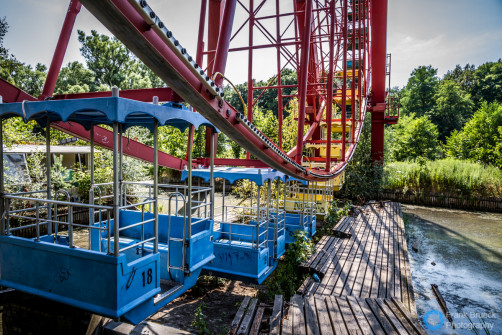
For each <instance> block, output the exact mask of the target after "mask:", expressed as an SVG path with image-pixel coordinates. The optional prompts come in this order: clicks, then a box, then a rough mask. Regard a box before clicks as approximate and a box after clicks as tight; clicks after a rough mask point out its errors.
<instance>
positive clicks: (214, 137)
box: [209, 129, 218, 220]
mask: <svg viewBox="0 0 502 335" xmlns="http://www.w3.org/2000/svg"><path fill="white" fill-rule="evenodd" d="M216 141H218V137H217V133H216V132H215V131H214V129H211V148H210V149H211V150H210V162H209V164H210V166H209V169H210V177H209V178H210V181H209V182H210V184H209V186H210V187H211V194H210V197H211V198H210V201H211V205H210V215H209V216H210V218H211V220H214V187H215V186H214V158H215V156H216Z"/></svg>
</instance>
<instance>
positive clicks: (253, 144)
mask: <svg viewBox="0 0 502 335" xmlns="http://www.w3.org/2000/svg"><path fill="white" fill-rule="evenodd" d="M82 5H84V6H85V7H86V8H87V9H88V10H89V11H90V12H91V13H92V14H93V15H94V16H96V18H97V19H98V20H99V21H101V22H102V23H103V24H104V25H105V26H106V27H107V28H108V29H109V30H110V31H111V32H112V33H113V34H114V35H115V36H116V37H117V38H119V39H120V40H121V41H122V42H123V43H124V44H125V45H126V46H127V47H128V48H129V49H130V50H131V51H132V52H133V53H134V54H136V56H138V58H140V59H141V60H142V61H143V62H144V63H145V64H146V65H147V66H148V67H150V68H151V69H152V70H153V71H154V72H155V73H156V74H157V75H158V76H159V77H160V78H161V79H163V80H164V81H165V82H166V83H167V85H168V86H169V88H156V89H141V90H129V91H127V90H124V91H122V92H121V97H125V98H130V99H134V100H140V101H148V102H149V101H152V97H153V96H158V97H159V100H160V101H178V102H179V101H185V102H187V103H188V104H190V105H191V106H192V107H193V108H194V109H195V110H197V111H198V112H199V113H201V114H202V115H203V116H204V117H206V118H207V119H208V120H209V121H210V122H211V123H212V124H214V125H215V126H216V127H218V128H219V129H220V130H221V131H222V132H223V133H225V134H226V135H227V136H228V137H230V138H231V139H232V140H234V141H235V142H237V143H238V144H239V145H240V146H241V147H243V148H244V149H245V150H246V151H247V152H248V154H247V158H246V159H217V160H216V164H217V165H230V166H232V165H233V166H252V167H263V166H269V167H272V168H275V169H277V170H279V171H282V172H284V173H287V174H288V175H291V176H293V177H297V178H300V179H306V180H313V181H324V180H328V179H331V178H334V177H336V176H338V175H339V174H340V173H342V172H343V170H344V168H345V167H346V165H347V163H348V162H349V161H350V159H351V158H352V155H353V153H354V151H355V149H356V147H357V143H358V140H359V136H360V134H361V130H362V127H363V121H364V119H365V116H366V113H367V112H371V114H372V118H371V131H372V141H371V144H372V157H373V160H374V161H382V159H383V135H384V125H385V124H386V123H395V122H396V121H397V115H395V114H394V113H393V111H389V109H388V108H387V100H388V97H387V93H386V75H388V74H389V71H388V70H389V69H390V64H387V54H386V29H387V0H372V1H371V2H370V1H369V0H332V1H328V0H303V1H301V0H293V1H291V2H285V1H279V0H275V1H274V0H262V1H254V0H249V1H242V0H226V1H225V0H223V1H221V0H202V1H201V11H200V19H199V30H198V41H197V50H196V55H195V56H191V55H189V53H188V51H187V50H186V49H185V48H183V46H182V45H181V41H178V40H177V39H176V38H175V36H173V33H172V31H171V30H170V29H169V28H170V27H169V23H168V22H166V23H164V22H163V21H162V20H161V18H159V17H158V16H157V15H156V14H155V12H154V9H153V8H150V6H149V5H148V3H147V2H146V1H145V0H81V1H80V2H79V1H78V0H71V1H70V5H69V8H68V11H67V14H66V18H65V21H64V23H63V27H62V30H61V33H60V36H59V40H58V44H57V47H56V50H55V53H54V56H53V59H52V62H51V65H50V68H49V72H48V76H47V79H46V82H45V85H44V89H43V92H42V94H41V96H40V97H38V99H37V98H34V97H31V96H29V95H28V94H26V93H25V92H23V91H21V90H19V89H18V88H16V87H14V86H12V85H10V84H9V83H7V82H5V81H3V80H0V95H2V96H3V101H4V102H18V101H23V100H31V101H33V100H43V99H75V98H83V97H102V96H110V95H111V93H110V92H91V93H83V94H67V95H56V96H53V92H54V88H55V85H56V81H57V77H58V74H59V70H60V68H61V65H62V61H63V58H64V54H65V52H66V48H67V45H68V41H69V38H70V35H71V31H72V29H73V26H74V23H75V19H76V17H77V14H78V13H79V11H80V9H81V6H82ZM236 10H241V11H244V12H245V13H247V15H245V17H244V20H243V21H242V22H237V21H236V20H235V18H236V16H235V13H236ZM206 28H207V34H206V33H205V29H206ZM245 33H247V34H248V36H247V40H248V43H247V45H239V44H238V42H237V41H242V38H241V37H242V35H243V34H245ZM206 35H207V41H205V39H204V37H205V36H206ZM257 35H260V36H261V38H256V36H257ZM264 41H265V42H264ZM262 50H269V51H270V50H272V51H274V50H275V54H276V64H277V66H276V68H277V71H276V75H275V77H274V79H273V80H272V81H271V82H269V83H267V85H266V86H262V87H256V86H255V84H254V82H253V78H255V76H254V75H253V73H254V71H255V70H256V61H253V60H254V59H255V60H256V55H257V54H258V53H259V52H260V51H262ZM234 52H241V53H242V52H247V56H248V58H247V61H248V62H247V63H248V64H247V65H248V83H247V85H248V92H254V91H258V92H259V94H258V98H254V94H248V97H247V113H245V112H244V111H238V110H236V109H235V108H234V107H233V106H231V105H229V104H228V103H227V102H226V101H225V95H224V91H223V87H222V85H223V78H224V74H225V70H226V64H227V58H228V57H231V56H232V53H234ZM286 68H292V69H293V70H295V71H296V73H297V81H296V83H295V84H284V83H283V81H282V78H281V74H282V72H283V70H284V69H286ZM286 88H288V89H290V90H289V91H292V93H290V94H286V93H285V89H286ZM270 90H274V91H276V92H277V96H278V99H277V111H278V119H279V129H278V132H279V134H278V135H279V136H278V138H279V142H278V143H274V142H273V141H271V140H270V139H269V138H267V137H266V136H265V135H264V134H263V133H262V132H261V131H260V130H259V129H257V128H256V127H255V126H254V125H253V123H252V122H253V106H254V105H256V104H257V103H258V101H259V99H260V97H261V96H262V95H263V94H264V93H265V92H266V91H270ZM293 100H297V103H298V108H297V109H298V135H297V141H296V147H295V148H293V149H292V150H291V151H289V152H284V151H283V143H282V137H283V136H282V131H283V128H282V124H283V111H284V109H285V107H287V105H288V104H289V103H290V102H291V101H293ZM337 111H339V113H337ZM304 125H309V126H310V127H309V128H308V131H306V132H305V133H304ZM52 127H54V128H56V129H59V130H61V131H64V132H66V133H69V134H73V135H74V136H77V137H79V138H82V139H89V138H90V132H89V131H87V130H85V129H84V128H83V127H81V126H79V125H76V124H68V123H63V122H58V123H55V124H52ZM335 129H336V130H335ZM333 131H335V133H339V134H337V135H336V136H334V135H333V133H332V132H333ZM208 133H209V132H208ZM107 136H108V137H110V136H111V133H110V132H109V131H108V130H106V129H104V128H101V127H97V126H96V127H94V137H95V141H96V144H97V145H101V146H103V147H105V148H109V147H108V146H109V145H107V144H106V143H105V141H101V140H100V139H102V138H105V137H107ZM209 142H210V137H209V136H208V137H207V144H208V145H207V147H208V148H209ZM304 151H308V152H309V156H310V157H308V158H307V159H304ZM152 152H153V149H152V148H150V147H147V146H145V145H144V144H141V143H139V142H135V141H129V145H128V146H127V148H125V147H124V154H125V155H128V156H132V157H136V158H138V159H142V160H145V161H151V157H152ZM251 156H253V157H256V159H251ZM206 161H207V159H206V158H198V159H195V160H194V161H192V162H189V161H188V160H186V159H185V160H183V159H179V158H176V157H173V156H170V155H168V154H166V153H162V152H159V164H160V165H163V166H166V167H170V168H174V169H179V170H182V169H183V168H184V167H186V165H187V164H189V163H191V164H193V165H196V164H201V163H202V164H204V163H207V162H206ZM204 165H207V164H204Z"/></svg>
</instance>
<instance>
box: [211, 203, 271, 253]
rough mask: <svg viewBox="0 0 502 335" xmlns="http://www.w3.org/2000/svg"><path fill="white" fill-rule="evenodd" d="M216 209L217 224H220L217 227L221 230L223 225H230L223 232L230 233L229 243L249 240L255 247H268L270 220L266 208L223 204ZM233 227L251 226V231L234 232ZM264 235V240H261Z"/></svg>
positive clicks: (215, 220) (215, 219) (215, 218)
mask: <svg viewBox="0 0 502 335" xmlns="http://www.w3.org/2000/svg"><path fill="white" fill-rule="evenodd" d="M214 211H215V216H214V222H215V226H218V228H216V227H215V229H219V230H220V231H221V229H222V225H224V224H226V225H228V229H229V231H221V232H222V233H224V234H227V235H228V241H229V242H228V243H229V245H232V242H236V241H249V242H250V243H251V246H252V248H253V249H260V250H261V249H263V248H266V247H267V242H268V240H269V239H268V228H269V220H268V219H267V212H266V209H265V208H259V209H257V208H256V207H246V206H234V205H223V206H219V207H216V208H215V209H214ZM218 212H220V213H219V214H218ZM232 227H251V233H250V234H244V233H237V232H232ZM260 231H261V232H260ZM262 237H263V241H261V242H260V239H262Z"/></svg>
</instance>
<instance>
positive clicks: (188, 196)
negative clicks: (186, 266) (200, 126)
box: [187, 127, 193, 238]
mask: <svg viewBox="0 0 502 335" xmlns="http://www.w3.org/2000/svg"><path fill="white" fill-rule="evenodd" d="M188 129H189V130H188V164H187V165H188V190H187V193H188V194H187V201H188V203H187V209H188V211H187V214H188V220H187V222H188V238H191V237H192V153H193V152H192V151H193V141H191V140H190V139H191V138H193V127H189V128H188Z"/></svg>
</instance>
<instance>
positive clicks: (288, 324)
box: [282, 298, 294, 335]
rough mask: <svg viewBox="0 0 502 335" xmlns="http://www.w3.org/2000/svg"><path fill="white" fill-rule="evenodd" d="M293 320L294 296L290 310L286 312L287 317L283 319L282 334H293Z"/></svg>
mask: <svg viewBox="0 0 502 335" xmlns="http://www.w3.org/2000/svg"><path fill="white" fill-rule="evenodd" d="M293 321H294V313H293V298H291V299H290V301H289V308H288V312H287V313H286V317H285V318H284V319H283V320H282V335H293Z"/></svg>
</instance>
